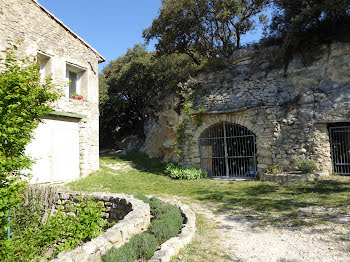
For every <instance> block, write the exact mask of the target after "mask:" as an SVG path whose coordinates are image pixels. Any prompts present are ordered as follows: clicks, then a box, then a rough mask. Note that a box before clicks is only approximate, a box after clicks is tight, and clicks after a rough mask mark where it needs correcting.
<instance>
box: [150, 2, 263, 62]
mask: <svg viewBox="0 0 350 262" xmlns="http://www.w3.org/2000/svg"><path fill="white" fill-rule="evenodd" d="M269 2H270V1H269V0H239V1H237V0H163V1H162V8H161V9H160V13H159V16H158V17H157V18H155V19H154V20H153V23H152V25H151V26H150V27H149V28H147V29H145V30H144V32H143V36H144V38H145V39H146V40H147V41H149V40H151V39H156V40H157V41H158V42H157V44H156V49H157V51H158V52H159V53H160V54H171V53H175V52H178V53H183V54H187V55H189V56H190V57H191V58H192V59H193V61H194V62H195V63H197V64H199V63H200V60H201V57H205V58H217V57H228V56H230V55H231V54H232V53H233V51H234V50H235V49H238V48H240V46H241V38H242V36H243V35H244V34H246V33H247V32H249V31H251V30H253V29H254V28H255V24H256V22H255V20H254V19H255V18H256V16H257V15H258V14H260V21H261V22H266V16H265V15H263V14H262V13H261V12H262V11H263V10H264V9H265V8H266V7H267V5H268V4H269Z"/></svg>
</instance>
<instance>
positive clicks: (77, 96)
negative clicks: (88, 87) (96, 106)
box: [72, 94, 84, 100]
mask: <svg viewBox="0 0 350 262" xmlns="http://www.w3.org/2000/svg"><path fill="white" fill-rule="evenodd" d="M72 99H74V100H84V97H83V96H82V95H79V94H73V95H72Z"/></svg>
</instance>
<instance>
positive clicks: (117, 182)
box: [68, 153, 350, 226]
mask: <svg viewBox="0 0 350 262" xmlns="http://www.w3.org/2000/svg"><path fill="white" fill-rule="evenodd" d="M108 165H120V166H123V165H132V166H133V168H120V169H119V170H114V169H112V168H110V167H108ZM163 170H164V166H163V165H161V164H160V163H159V161H158V160H157V159H148V158H147V157H146V156H145V155H143V154H141V153H135V154H130V155H126V156H125V155H122V154H116V155H109V156H102V157H101V170H100V171H98V172H96V173H94V174H92V175H90V176H89V177H87V178H84V179H81V180H79V181H76V182H73V183H71V184H69V185H68V186H69V187H70V188H71V189H73V190H78V191H108V192H115V193H126V194H138V193H141V194H145V195H155V196H159V197H162V196H163V197H164V196H166V197H169V196H172V195H173V196H179V197H182V198H183V199H184V202H187V203H190V202H193V201H195V202H202V203H205V204H212V205H215V207H216V209H217V211H218V212H220V211H227V210H229V211H232V212H237V213H239V214H241V215H245V216H246V217H248V218H251V219H252V220H254V221H257V222H258V223H259V224H261V225H264V224H271V225H278V226H300V225H313V224H319V223H327V222H329V221H332V222H335V221H334V220H335V218H336V217H337V216H338V215H341V214H348V213H349V211H350V177H330V178H327V179H323V180H320V181H317V182H298V183H288V184H284V185H279V184H274V183H268V182H259V181H214V180H210V179H201V180H195V181H182V180H172V179H170V178H168V177H166V176H164V174H163Z"/></svg>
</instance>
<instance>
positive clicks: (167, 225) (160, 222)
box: [102, 194, 183, 262]
mask: <svg viewBox="0 0 350 262" xmlns="http://www.w3.org/2000/svg"><path fill="white" fill-rule="evenodd" d="M135 197H136V198H138V199H140V200H143V201H144V202H145V203H149V205H150V208H151V214H152V216H153V220H152V222H151V224H150V226H149V228H148V231H147V232H144V233H141V234H137V235H135V236H133V237H132V238H131V240H130V242H129V243H127V244H125V245H124V246H122V247H120V248H118V249H115V248H112V249H110V250H108V251H107V253H106V255H105V256H103V257H102V260H103V261H104V262H114V261H121V262H129V261H135V260H137V259H141V260H142V261H144V260H147V259H150V258H151V257H152V256H153V254H154V252H155V251H156V250H157V248H158V245H161V244H162V243H164V242H165V241H167V240H168V239H169V238H171V237H174V236H177V235H178V234H179V232H180V229H181V227H182V224H183V218H182V214H181V211H180V209H179V208H178V207H176V206H174V205H170V204H167V203H165V202H163V201H161V200H159V199H158V198H155V197H152V198H150V199H149V198H147V197H146V196H144V195H141V194H139V195H136V196H135Z"/></svg>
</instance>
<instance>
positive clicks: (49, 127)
mask: <svg viewBox="0 0 350 262" xmlns="http://www.w3.org/2000/svg"><path fill="white" fill-rule="evenodd" d="M27 153H29V154H30V155H31V156H32V157H34V158H35V159H36V164H34V166H33V170H32V171H31V172H30V173H31V174H32V175H33V177H32V179H31V181H30V182H31V183H48V182H53V183H56V182H68V181H72V180H75V179H78V178H79V175H80V168H79V124H78V123H77V122H70V121H59V120H52V119H45V120H44V121H43V123H41V124H40V125H39V127H38V128H37V129H36V130H35V135H34V140H33V142H32V143H31V144H30V145H29V146H28V147H27Z"/></svg>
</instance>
